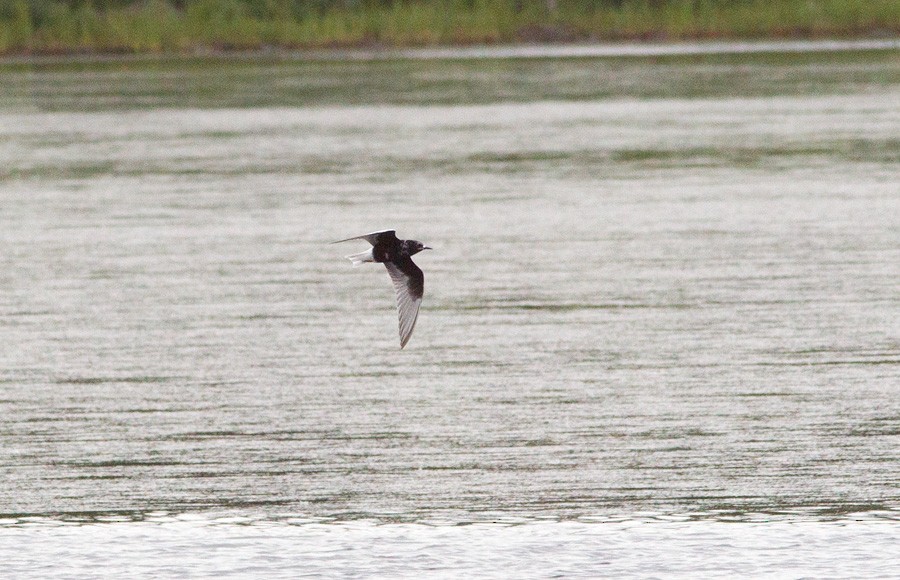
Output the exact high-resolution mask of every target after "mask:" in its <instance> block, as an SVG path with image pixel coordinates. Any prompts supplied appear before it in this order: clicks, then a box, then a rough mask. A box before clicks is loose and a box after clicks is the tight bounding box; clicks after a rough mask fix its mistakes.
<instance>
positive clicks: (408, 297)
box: [384, 257, 425, 348]
mask: <svg viewBox="0 0 900 580" xmlns="http://www.w3.org/2000/svg"><path fill="white" fill-rule="evenodd" d="M384 265H385V266H386V267H387V271H388V274H390V275H391V281H392V282H393V283H394V290H396V291H397V312H398V313H399V315H400V348H403V347H404V346H406V343H407V342H409V337H410V336H412V332H413V329H414V328H415V327H416V320H417V319H418V318H419V306H420V305H421V304H422V295H423V294H424V292H425V276H424V275H423V274H422V270H420V269H419V267H418V266H416V265H415V264H414V263H413V261H412V260H411V259H410V258H409V257H407V258H404V259H403V260H401V261H399V262H396V263H394V262H385V263H384Z"/></svg>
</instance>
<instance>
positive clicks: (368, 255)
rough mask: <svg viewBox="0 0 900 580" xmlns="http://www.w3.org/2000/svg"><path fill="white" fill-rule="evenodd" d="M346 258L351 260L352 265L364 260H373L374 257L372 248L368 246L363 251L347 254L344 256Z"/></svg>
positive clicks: (357, 264) (361, 262)
mask: <svg viewBox="0 0 900 580" xmlns="http://www.w3.org/2000/svg"><path fill="white" fill-rule="evenodd" d="M345 257H346V258H347V259H348V260H350V261H351V262H353V265H354V266H359V265H360V264H363V263H365V262H374V261H375V257H374V256H373V255H372V248H369V249H368V250H366V251H365V252H360V253H358V254H350V255H349V256H345Z"/></svg>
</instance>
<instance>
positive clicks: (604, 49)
mask: <svg viewBox="0 0 900 580" xmlns="http://www.w3.org/2000/svg"><path fill="white" fill-rule="evenodd" d="M891 50H897V51H900V37H892V38H871V39H867V38H859V39H815V40H813V39H799V40H787V39H786V40H777V39H776V40H771V39H769V40H731V41H729V40H697V41H673V42H652V41H627V42H602V43H601V42H597V43H587V42H571V43H556V42H555V43H544V44H541V43H537V44H535V43H509V44H481V45H457V46H433V47H415V48H397V47H369V48H363V47H355V48H315V49H283V48H257V49H245V50H225V49H218V50H213V49H209V50H197V51H193V52H180V53H114V52H76V53H60V54H7V55H0V66H11V65H27V64H38V65H43V64H46V65H52V64H64V63H76V64H77V63H83V64H91V63H117V62H169V61H172V62H178V61H192V60H229V61H240V60H247V61H257V60H272V61H286V62H287V61H297V62H315V61H357V62H358V61H388V60H482V59H484V60H491V59H497V60H517V59H540V58H652V57H681V56H702V55H738V54H773V53H828V52H857V51H891Z"/></svg>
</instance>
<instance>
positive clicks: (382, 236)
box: [331, 230, 397, 246]
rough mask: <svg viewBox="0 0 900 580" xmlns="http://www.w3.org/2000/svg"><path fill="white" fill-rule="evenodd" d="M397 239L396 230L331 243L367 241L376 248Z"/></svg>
mask: <svg viewBox="0 0 900 580" xmlns="http://www.w3.org/2000/svg"><path fill="white" fill-rule="evenodd" d="M396 239H397V232H396V231H395V230H384V231H381V232H372V233H371V234H366V235H364V236H354V237H352V238H347V239H346V240H338V241H336V242H331V243H332V244H340V243H341V242H349V241H350V240H365V241H367V242H369V243H370V244H372V245H373V246H374V245H375V244H377V243H379V242H392V241H394V240H396Z"/></svg>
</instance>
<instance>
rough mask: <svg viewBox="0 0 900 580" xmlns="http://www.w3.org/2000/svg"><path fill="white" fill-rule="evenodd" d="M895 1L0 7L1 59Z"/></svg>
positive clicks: (518, 38) (16, 1) (812, 25)
mask: <svg viewBox="0 0 900 580" xmlns="http://www.w3.org/2000/svg"><path fill="white" fill-rule="evenodd" d="M898 34H900V2H897V0H446V1H438V0H0V54H7V55H8V54H66V53H191V52H202V51H216V50H258V49H264V48H269V47H271V48H279V49H295V48H296V49H302V48H324V47H367V46H368V47H381V46H384V47H406V46H428V45H468V44H491V43H516V42H592V41H594V42H596V41H619V40H660V41H661V40H679V39H706V38H735V39H751V38H823V37H861V36H862V37H869V36H880V37H894V36H897V35H898Z"/></svg>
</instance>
